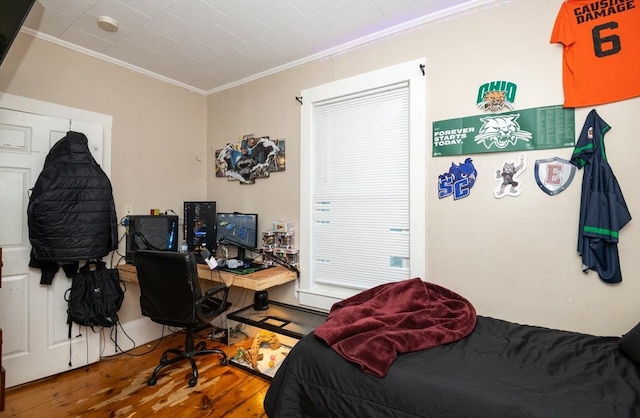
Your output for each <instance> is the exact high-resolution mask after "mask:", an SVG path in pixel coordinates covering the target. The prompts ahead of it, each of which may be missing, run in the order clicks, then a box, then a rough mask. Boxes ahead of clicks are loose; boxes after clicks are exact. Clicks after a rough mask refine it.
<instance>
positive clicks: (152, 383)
mask: <svg viewBox="0 0 640 418" xmlns="http://www.w3.org/2000/svg"><path fill="white" fill-rule="evenodd" d="M156 383H158V379H156V378H155V377H150V378H148V379H147V385H149V386H155V385H156Z"/></svg>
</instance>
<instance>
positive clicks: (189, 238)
mask: <svg viewBox="0 0 640 418" xmlns="http://www.w3.org/2000/svg"><path fill="white" fill-rule="evenodd" d="M183 232H184V239H185V241H186V243H187V248H188V250H189V251H193V252H195V253H197V254H199V253H200V252H201V251H202V250H203V249H205V248H206V249H207V250H209V251H210V252H211V254H215V252H216V202H211V201H208V202H184V231H183Z"/></svg>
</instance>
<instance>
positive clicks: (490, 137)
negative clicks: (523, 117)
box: [474, 115, 533, 149]
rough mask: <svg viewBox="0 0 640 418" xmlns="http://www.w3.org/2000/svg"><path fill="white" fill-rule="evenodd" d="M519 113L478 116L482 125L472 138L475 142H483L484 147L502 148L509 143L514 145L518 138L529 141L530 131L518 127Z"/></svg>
mask: <svg viewBox="0 0 640 418" xmlns="http://www.w3.org/2000/svg"><path fill="white" fill-rule="evenodd" d="M519 117H520V115H502V116H494V117H486V118H480V120H481V121H482V123H483V125H482V126H481V127H480V130H479V133H478V135H476V136H475V138H474V140H475V142H476V143H477V144H483V145H484V147H485V148H486V149H491V147H492V146H493V145H495V146H496V148H498V149H504V148H506V147H508V146H509V145H516V144H517V143H518V140H522V141H524V142H529V140H531V138H532V137H533V135H532V134H531V132H527V131H523V130H521V129H520V125H519V124H518V122H516V121H517V120H518V118H519Z"/></svg>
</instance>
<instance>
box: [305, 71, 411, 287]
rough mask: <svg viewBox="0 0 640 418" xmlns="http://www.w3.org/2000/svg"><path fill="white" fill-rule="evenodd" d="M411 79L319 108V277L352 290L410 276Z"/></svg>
mask: <svg viewBox="0 0 640 418" xmlns="http://www.w3.org/2000/svg"><path fill="white" fill-rule="evenodd" d="M408 85H409V84H408V82H406V81H405V82H401V83H397V84H393V85H390V86H385V87H382V88H377V89H373V90H369V91H364V92H359V93H357V94H354V95H349V96H344V97H340V98H336V99H332V100H326V101H322V102H318V103H315V104H314V107H313V144H312V158H313V167H314V171H315V173H314V179H315V180H314V182H313V188H314V195H313V203H312V205H313V214H312V225H311V230H312V240H313V242H314V245H313V247H312V248H313V254H312V263H313V265H314V268H313V279H314V280H315V282H316V283H317V284H328V285H333V286H341V287H347V288H352V289H358V290H362V289H368V288H370V287H373V286H375V285H378V284H382V283H387V282H390V281H397V280H402V279H406V278H409V264H408V260H409V256H410V253H409V234H410V228H409V89H408Z"/></svg>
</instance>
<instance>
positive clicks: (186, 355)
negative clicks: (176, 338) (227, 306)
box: [147, 329, 227, 387]
mask: <svg viewBox="0 0 640 418" xmlns="http://www.w3.org/2000/svg"><path fill="white" fill-rule="evenodd" d="M186 334H187V335H186V342H185V349H184V350H178V349H176V348H169V349H168V350H166V351H165V352H164V353H162V357H161V358H160V364H159V365H158V366H157V367H156V368H155V369H154V370H153V373H152V374H151V377H150V378H149V379H147V385H149V386H155V384H156V383H157V382H158V372H159V371H160V370H162V369H163V368H165V367H167V366H169V365H171V364H175V363H178V362H179V361H182V360H185V359H189V362H190V363H191V378H190V379H189V387H194V386H195V385H196V383H198V366H197V365H196V362H195V360H194V357H196V356H202V355H205V354H217V355H218V356H219V357H220V365H221V366H226V365H227V354H226V353H225V352H224V351H222V350H218V349H216V348H212V349H208V348H207V344H206V343H205V342H204V341H200V342H199V343H198V344H197V345H196V346H194V343H193V330H192V329H187V331H186ZM169 354H175V355H176V356H175V357H172V358H169Z"/></svg>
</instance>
